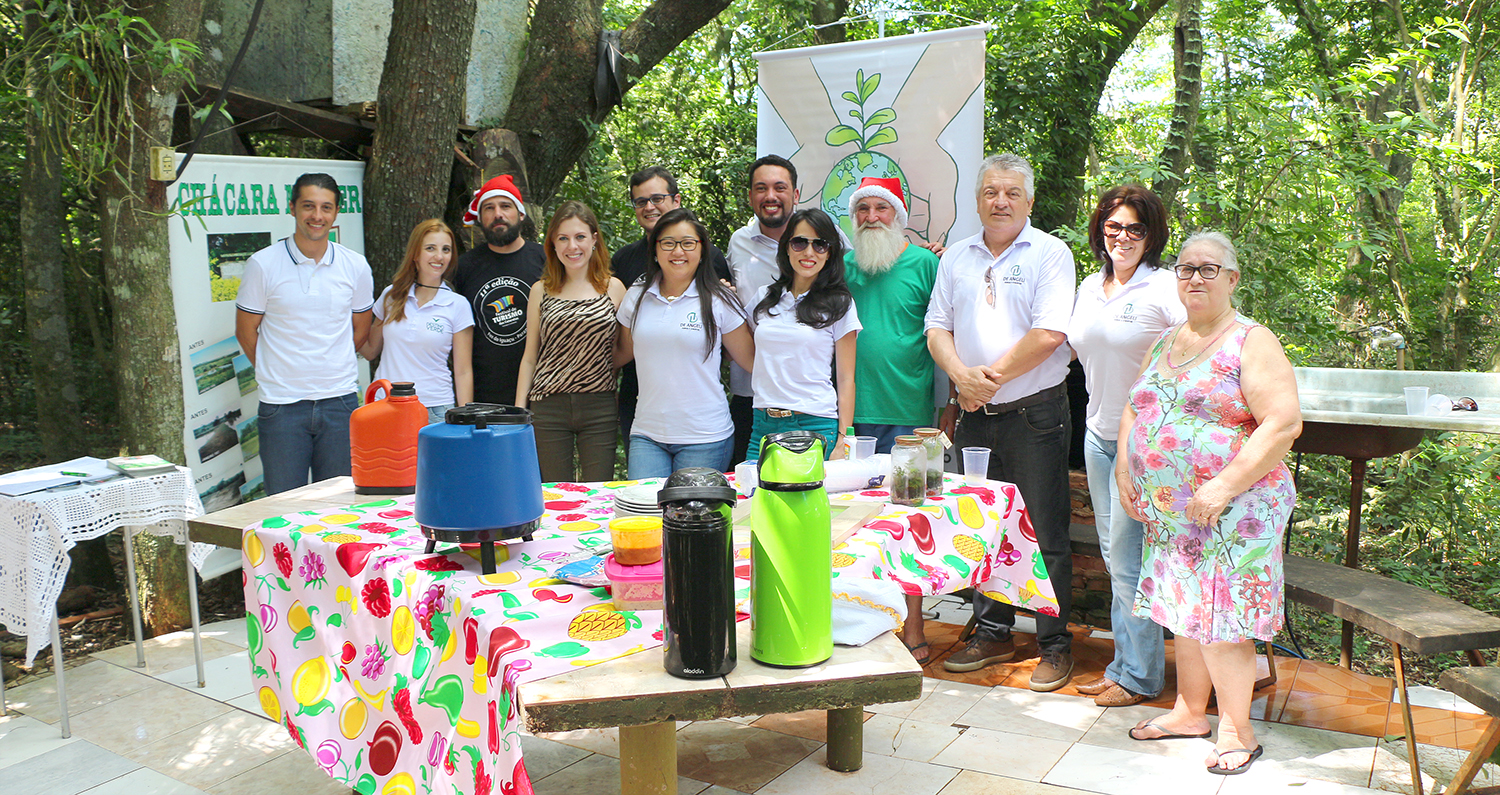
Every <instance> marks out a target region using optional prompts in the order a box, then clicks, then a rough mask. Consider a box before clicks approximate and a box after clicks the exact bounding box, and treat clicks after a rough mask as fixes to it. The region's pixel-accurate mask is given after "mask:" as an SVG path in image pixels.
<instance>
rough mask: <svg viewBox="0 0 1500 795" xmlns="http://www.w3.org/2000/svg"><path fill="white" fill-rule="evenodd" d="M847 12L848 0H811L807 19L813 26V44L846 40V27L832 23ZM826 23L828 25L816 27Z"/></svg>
mask: <svg viewBox="0 0 1500 795" xmlns="http://www.w3.org/2000/svg"><path fill="white" fill-rule="evenodd" d="M847 13H849V0H813V3H812V8H810V9H808V14H807V16H808V21H809V22H811V23H812V24H813V26H814V28H813V43H814V44H838V43H840V42H843V41H847V40H848V36H849V34H848V28H847V26H845V25H832V24H829V23H832V22H837V21H839V20H840V19H843V18H844V15H845V14H847ZM819 25H828V27H817V26H819Z"/></svg>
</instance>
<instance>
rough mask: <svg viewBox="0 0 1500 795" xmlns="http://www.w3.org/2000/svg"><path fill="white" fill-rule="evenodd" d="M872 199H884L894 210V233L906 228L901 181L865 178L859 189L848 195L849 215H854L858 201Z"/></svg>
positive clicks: (904, 200) (904, 202)
mask: <svg viewBox="0 0 1500 795" xmlns="http://www.w3.org/2000/svg"><path fill="white" fill-rule="evenodd" d="M870 197H874V198H876V199H885V200H886V201H887V202H890V205H891V206H892V207H895V208H896V231H898V232H899V231H901V230H902V229H905V228H906V195H905V194H903V193H902V192H901V180H899V179H895V178H881V177H865V178H864V179H862V180H860V181H859V187H858V188H855V189H854V193H851V194H850V195H849V214H850V215H851V216H852V215H853V214H854V207H855V205H858V204H859V200H860V199H865V198H870Z"/></svg>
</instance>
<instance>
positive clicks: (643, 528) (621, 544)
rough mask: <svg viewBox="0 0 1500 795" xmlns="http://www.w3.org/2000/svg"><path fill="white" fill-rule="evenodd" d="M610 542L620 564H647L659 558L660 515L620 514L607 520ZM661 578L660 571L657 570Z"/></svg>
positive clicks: (658, 577) (658, 576)
mask: <svg viewBox="0 0 1500 795" xmlns="http://www.w3.org/2000/svg"><path fill="white" fill-rule="evenodd" d="M609 538H610V543H611V544H613V545H614V550H615V558H616V559H617V560H619V561H620V565H622V566H649V565H650V564H652V563H656V562H657V561H659V560H661V517H660V516H622V517H619V518H617V519H611V520H610V521H609ZM656 576H657V579H661V572H660V571H658V572H657V575H656Z"/></svg>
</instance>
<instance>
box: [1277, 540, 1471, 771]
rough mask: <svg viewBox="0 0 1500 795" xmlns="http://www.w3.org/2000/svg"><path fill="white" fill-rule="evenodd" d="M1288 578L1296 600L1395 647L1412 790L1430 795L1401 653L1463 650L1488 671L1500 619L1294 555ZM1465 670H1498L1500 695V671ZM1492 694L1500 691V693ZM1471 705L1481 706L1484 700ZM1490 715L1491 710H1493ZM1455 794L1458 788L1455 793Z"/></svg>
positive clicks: (1288, 560) (1288, 592)
mask: <svg viewBox="0 0 1500 795" xmlns="http://www.w3.org/2000/svg"><path fill="white" fill-rule="evenodd" d="M1284 571H1285V574H1286V598H1287V600H1288V601H1292V602H1300V603H1302V604H1305V605H1308V606H1310V607H1314V608H1317V609H1318V610H1321V611H1322V612H1324V613H1328V614H1330V615H1333V616H1335V617H1337V618H1341V619H1343V620H1345V621H1349V622H1351V623H1354V624H1357V625H1359V626H1361V627H1364V628H1365V629H1367V630H1370V631H1371V632H1374V633H1375V634H1377V635H1379V636H1381V637H1383V638H1385V639H1386V640H1387V641H1389V642H1390V644H1391V652H1392V655H1391V656H1392V658H1393V659H1394V660H1395V663H1396V688H1397V689H1398V690H1399V691H1400V696H1401V719H1402V726H1403V729H1404V730H1405V732H1406V748H1407V752H1408V755H1409V757H1410V763H1411V775H1412V791H1413V792H1415V793H1416V795H1422V772H1421V767H1420V765H1419V764H1418V762H1417V739H1416V732H1415V731H1414V730H1413V728H1412V717H1411V699H1410V698H1409V697H1408V695H1407V691H1406V663H1405V661H1404V660H1402V657H1401V652H1402V650H1403V649H1406V650H1410V651H1414V652H1416V653H1417V654H1421V655H1430V654H1438V653H1440V652H1445V651H1463V652H1467V653H1468V654H1469V657H1470V660H1471V661H1474V662H1476V663H1480V664H1482V662H1481V661H1480V658H1479V657H1478V655H1477V653H1476V650H1478V649H1490V648H1495V647H1497V646H1500V618H1497V617H1495V616H1492V615H1490V614H1489V613H1485V612H1483V611H1481V610H1475V609H1474V608H1472V607H1469V606H1468V605H1465V604H1463V603H1461V602H1455V601H1453V600H1452V599H1448V598H1446V597H1443V596H1439V595H1438V594H1435V593H1433V592H1431V591H1428V590H1426V589H1425V588H1418V587H1417V586H1414V585H1407V584H1406V583H1402V582H1397V581H1395V580H1392V579H1390V578H1388V577H1383V576H1381V575H1379V574H1376V573H1375V572H1372V571H1363V570H1361V569H1350V568H1346V567H1344V566H1340V565H1338V564H1335V563H1326V562H1324V561H1320V560H1312V559H1310V558H1303V557H1298V556H1296V555H1287V556H1286V559H1285V565H1284ZM1266 651H1267V656H1268V657H1269V656H1270V644H1266ZM1462 670H1480V671H1486V672H1490V671H1494V672H1496V674H1486V677H1481V678H1482V679H1483V680H1484V681H1486V682H1489V683H1490V685H1491V686H1492V687H1497V688H1500V678H1493V677H1495V676H1497V675H1500V669H1489V668H1480V669H1474V668H1468V669H1462ZM1275 671H1276V666H1275V664H1274V661H1272V665H1271V676H1272V680H1273V681H1274V677H1275ZM1443 677H1444V681H1447V679H1448V675H1447V674H1444V675H1443ZM1476 681H1478V679H1476ZM1455 692H1457V691H1455ZM1473 692H1478V691H1473ZM1491 692H1492V693H1493V692H1500V689H1497V690H1492V691H1491ZM1460 695H1463V694H1460ZM1464 698H1465V699H1469V696H1467V695H1464ZM1489 699H1490V703H1491V704H1493V705H1497V706H1500V697H1497V696H1495V695H1491V696H1489ZM1469 700H1470V701H1471V702H1472V703H1475V704H1480V701H1474V700H1473V699H1469ZM1481 706H1483V705H1482V704H1481ZM1486 711H1491V710H1490V709H1489V707H1486ZM1491 714H1494V713H1493V712H1492V713H1491ZM1495 733H1496V729H1495V726H1494V725H1491V727H1490V731H1489V733H1488V734H1487V735H1486V737H1487V739H1488V741H1490V749H1491V751H1492V750H1493V749H1494V742H1493V741H1494V740H1495V736H1494V735H1495ZM1488 755H1489V751H1486V752H1485V756H1486V757H1488ZM1470 761H1473V760H1472V759H1471V760H1470ZM1465 766H1466V767H1467V766H1468V763H1465ZM1474 770H1478V767H1477V766H1475V767H1474ZM1470 777H1472V771H1471V773H1470ZM1453 791H1454V790H1453V789H1452V788H1451V787H1450V788H1449V792H1453Z"/></svg>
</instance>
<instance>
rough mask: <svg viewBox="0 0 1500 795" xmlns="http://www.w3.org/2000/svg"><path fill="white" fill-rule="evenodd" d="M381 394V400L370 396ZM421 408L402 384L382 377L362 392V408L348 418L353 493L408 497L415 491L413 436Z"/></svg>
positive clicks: (413, 391) (423, 419) (423, 420)
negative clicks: (405, 495)
mask: <svg viewBox="0 0 1500 795" xmlns="http://www.w3.org/2000/svg"><path fill="white" fill-rule="evenodd" d="M381 389H384V390H385V395H386V396H385V399H384V400H376V399H375V393H376V392H378V391H379V390H381ZM426 425H427V408H426V407H425V406H423V405H422V402H421V401H419V400H417V387H416V385H415V384H413V383H410V382H408V381H398V382H396V383H394V384H392V383H391V382H390V381H387V380H385V379H384V378H382V379H379V380H377V381H375V382H374V383H372V384H370V388H369V389H366V390H365V405H363V406H360V407H359V408H357V409H355V410H354V413H353V414H351V415H350V416H349V462H350V464H351V466H352V470H353V475H354V493H356V494H411V493H413V492H415V491H416V490H417V432H418V431H420V430H422V428H423V427H425V426H426Z"/></svg>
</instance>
